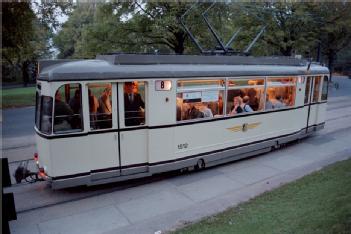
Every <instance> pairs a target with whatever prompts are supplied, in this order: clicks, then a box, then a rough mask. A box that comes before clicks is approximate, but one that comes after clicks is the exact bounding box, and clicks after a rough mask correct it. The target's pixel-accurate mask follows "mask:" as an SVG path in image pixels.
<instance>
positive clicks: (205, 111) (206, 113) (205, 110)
mask: <svg viewBox="0 0 351 234" xmlns="http://www.w3.org/2000/svg"><path fill="white" fill-rule="evenodd" d="M202 104H203V105H202V106H201V109H200V111H201V112H202V113H203V114H204V118H212V117H213V114H212V111H211V109H210V107H209V103H206V102H204V103H202Z"/></svg>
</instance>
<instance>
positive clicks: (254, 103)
mask: <svg viewBox="0 0 351 234" xmlns="http://www.w3.org/2000/svg"><path fill="white" fill-rule="evenodd" d="M247 95H248V96H249V102H248V104H249V105H250V107H251V108H252V110H254V111H257V110H258V107H259V100H258V98H257V97H256V95H257V92H256V90H255V89H253V88H251V89H249V90H248V92H247Z"/></svg>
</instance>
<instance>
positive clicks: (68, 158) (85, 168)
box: [50, 136, 98, 177]
mask: <svg viewBox="0 0 351 234" xmlns="http://www.w3.org/2000/svg"><path fill="white" fill-rule="evenodd" d="M89 146H90V141H89V138H88V137H87V136H84V137H66V138H57V139H55V140H54V141H51V142H50V148H51V154H50V155H51V162H52V165H54V166H53V168H52V169H53V170H52V174H51V175H50V176H53V177H57V176H63V175H74V174H79V173H86V172H89V171H90V170H91V169H92V168H94V164H95V161H96V160H90V157H89V156H90V147H89ZM97 160H98V159H97Z"/></svg>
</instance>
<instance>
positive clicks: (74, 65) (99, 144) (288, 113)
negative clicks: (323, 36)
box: [35, 54, 329, 189]
mask: <svg viewBox="0 0 351 234" xmlns="http://www.w3.org/2000/svg"><path fill="white" fill-rule="evenodd" d="M39 69H40V73H39V76H38V81H37V88H36V90H37V94H36V118H35V122H36V123H35V130H36V141H37V151H38V153H37V155H36V157H35V159H36V160H37V164H38V166H39V169H40V174H41V176H42V177H44V178H45V179H47V180H48V181H50V182H51V183H52V187H53V188H54V189H59V188H65V187H72V186H78V185H88V186H89V185H95V184H102V183H110V182H115V181H122V180H128V179H134V178H140V177H146V176H151V175H153V174H156V173H161V172H166V171H171V170H178V169H182V168H202V167H210V166H213V165H218V164H221V163H225V162H229V161H234V160H237V159H241V158H245V157H249V156H253V155H257V154H260V153H264V152H268V151H270V150H272V149H273V148H275V147H278V146H279V145H281V144H285V143H287V142H289V141H293V140H296V139H301V138H303V137H305V136H307V135H309V134H310V133H312V132H314V131H316V130H318V129H321V128H323V126H324V122H325V112H326V105H327V104H326V102H327V92H328V90H327V87H328V86H327V84H328V76H329V71H328V69H327V68H326V67H323V66H321V65H318V64H307V63H306V62H304V61H302V60H297V59H288V58H251V57H239V56H186V55H113V54H112V55H103V56H98V57H97V59H94V60H78V61H65V60H63V61H61V60H57V61H43V62H41V63H40V67H39Z"/></svg>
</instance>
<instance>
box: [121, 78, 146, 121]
mask: <svg viewBox="0 0 351 234" xmlns="http://www.w3.org/2000/svg"><path fill="white" fill-rule="evenodd" d="M136 86H137V84H136V83H134V82H126V83H125V84H124V109H125V112H124V118H125V125H126V126H136V125H141V124H143V123H144V122H145V121H144V116H143V113H144V109H145V103H144V101H143V99H142V98H141V96H140V94H139V93H138V90H137V87H136Z"/></svg>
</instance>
